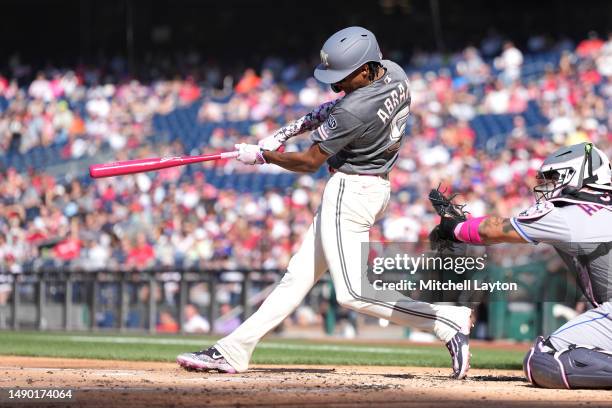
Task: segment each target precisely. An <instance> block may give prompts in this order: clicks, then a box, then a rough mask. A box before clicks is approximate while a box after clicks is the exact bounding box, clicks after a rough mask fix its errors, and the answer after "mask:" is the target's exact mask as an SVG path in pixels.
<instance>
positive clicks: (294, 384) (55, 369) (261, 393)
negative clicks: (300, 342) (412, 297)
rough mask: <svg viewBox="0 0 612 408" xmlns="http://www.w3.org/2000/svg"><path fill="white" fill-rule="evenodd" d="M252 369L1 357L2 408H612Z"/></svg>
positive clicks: (485, 390) (391, 375)
mask: <svg viewBox="0 0 612 408" xmlns="http://www.w3.org/2000/svg"><path fill="white" fill-rule="evenodd" d="M449 372H450V369H448V368H446V369H441V368H423V367H364V366H339V367H330V366H283V367H280V366H272V365H258V366H254V367H253V368H252V369H251V370H250V371H249V372H247V373H244V374H237V375H227V374H217V373H195V372H188V371H184V370H183V369H181V368H179V367H178V366H177V365H175V364H172V363H154V362H129V361H108V360H77V359H55V358H36V357H12V356H10V357H9V356H6V357H1V356H0V390H1V391H0V392H1V393H2V395H0V405H1V406H18V407H25V406H36V407H43V406H68V407H70V406H73V407H77V406H86V407H110V406H112V407H130V408H135V407H156V406H164V407H195V406H199V407H201V406H241V407H260V406H272V405H274V406H283V407H301V406H307V407H314V406H319V407H352V406H359V407H365V406H375V407H389V408H391V407H401V406H410V407H469V408H475V406H476V404H477V406H478V408H480V407H493V406H494V407H519V406H520V407H539V406H542V407H544V406H545V407H547V408H550V407H570V406H588V407H612V391H595V390H544V389H538V388H534V387H532V386H531V385H530V384H529V383H527V382H526V381H525V380H524V377H523V374H522V372H520V371H516V370H476V369H473V370H470V373H469V377H468V379H466V380H463V381H455V380H451V379H449V378H448V375H449ZM17 387H19V388H27V389H37V388H50V387H52V388H69V389H72V390H73V396H74V398H75V399H74V400H73V401H71V402H69V401H63V402H57V403H55V402H52V401H50V400H44V401H32V400H31V401H29V402H27V401H14V400H13V401H10V400H8V398H7V397H8V391H7V390H8V389H10V388H12V389H15V388H17Z"/></svg>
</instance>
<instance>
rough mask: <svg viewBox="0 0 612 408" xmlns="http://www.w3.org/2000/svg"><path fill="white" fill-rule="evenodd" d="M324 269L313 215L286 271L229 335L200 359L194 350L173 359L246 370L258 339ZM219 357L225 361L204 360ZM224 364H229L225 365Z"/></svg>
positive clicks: (188, 364) (317, 223)
mask: <svg viewBox="0 0 612 408" xmlns="http://www.w3.org/2000/svg"><path fill="white" fill-rule="evenodd" d="M325 271H327V265H326V263H325V257H324V256H323V250H322V247H321V236H320V216H319V214H317V215H315V218H314V220H313V223H312V225H311V226H310V228H309V229H308V232H307V233H306V235H305V236H304V240H303V242H302V245H301V246H300V249H299V250H298V252H297V253H296V254H295V255H293V257H292V258H291V260H290V261H289V266H288V267H287V272H286V273H285V275H284V276H283V278H282V279H281V281H280V283H279V284H278V286H276V288H274V290H273V291H272V292H271V293H270V295H269V296H268V297H267V298H266V300H265V301H264V302H263V303H262V305H261V307H260V308H259V309H258V310H257V311H256V312H255V313H254V314H253V315H252V316H251V317H249V318H248V319H247V320H245V321H244V322H243V323H242V324H241V325H240V326H239V327H238V328H237V329H236V330H234V331H233V332H232V333H231V334H229V335H228V336H226V337H224V338H223V339H221V340H219V341H218V342H217V344H216V345H215V347H214V348H211V349H209V352H208V354H210V355H209V356H207V355H204V356H201V357H202V358H201V359H200V360H202V359H203V361H198V357H197V356H195V357H194V356H193V354H195V353H185V354H181V355H180V356H179V357H178V358H177V362H178V363H179V364H181V365H183V366H185V367H187V368H196V369H214V368H220V369H221V370H222V371H230V372H231V371H234V370H235V371H239V372H240V371H245V370H247V368H248V365H249V361H250V359H251V355H252V354H253V350H254V349H255V346H256V345H257V343H258V342H259V340H260V339H261V338H262V337H263V336H264V335H266V333H268V332H269V331H270V330H272V329H273V328H274V327H276V326H277V325H278V324H279V323H281V322H282V321H283V320H284V319H285V318H286V317H287V316H289V315H290V314H291V313H292V312H293V311H294V310H295V308H296V307H297V306H298V305H299V304H300V303H301V302H302V300H303V299H304V296H306V294H307V293H308V291H309V290H310V289H311V288H312V286H313V285H314V283H315V282H317V281H318V280H319V279H320V278H321V276H322V275H323V274H324V273H325ZM203 352H207V351H206V350H203ZM217 352H218V354H220V355H222V356H223V358H222V359H221V358H219V359H214V358H213V357H214V356H215V354H213V353H217ZM218 354H216V355H218ZM223 359H225V360H226V361H220V362H219V361H216V362H209V361H208V360H223ZM183 360H184V361H183ZM181 361H183V363H181ZM224 364H229V367H226V366H225V365H224ZM216 365H220V366H221V367H217V366H216ZM225 368H228V369H227V370H226V369H225Z"/></svg>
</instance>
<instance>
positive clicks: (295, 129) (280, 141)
mask: <svg viewBox="0 0 612 408" xmlns="http://www.w3.org/2000/svg"><path fill="white" fill-rule="evenodd" d="M338 101H340V99H335V100H333V101H329V102H325V103H324V104H322V105H320V106H317V107H316V108H315V109H314V110H312V111H311V112H309V113H307V114H306V115H304V116H302V117H301V118H299V119H296V120H294V121H293V122H290V123H288V124H286V125H285V126H283V127H281V128H279V129H278V130H276V131H275V132H274V133H273V134H271V135H270V136H268V137H266V138H264V139H261V140H260V141H259V147H260V148H262V149H263V150H271V151H275V150H278V148H279V147H280V146H282V145H284V144H285V142H287V140H289V139H291V138H292V137H294V136H297V135H299V134H302V133H304V132H306V131H308V130H314V129H316V128H317V127H319V125H321V124H322V123H323V122H325V120H327V118H328V117H329V113H330V112H331V110H332V109H333V107H334V106H336V104H337V103H338Z"/></svg>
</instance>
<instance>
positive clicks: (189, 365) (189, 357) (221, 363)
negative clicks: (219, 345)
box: [176, 346, 238, 374]
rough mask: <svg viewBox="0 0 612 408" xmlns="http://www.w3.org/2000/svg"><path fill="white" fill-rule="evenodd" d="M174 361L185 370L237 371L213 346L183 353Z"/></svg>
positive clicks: (229, 372) (230, 372)
mask: <svg viewBox="0 0 612 408" xmlns="http://www.w3.org/2000/svg"><path fill="white" fill-rule="evenodd" d="M176 362H177V363H178V365H180V366H181V367H183V368H185V369H186V370H194V371H209V370H217V371H219V372H221V373H228V374H236V373H237V372H238V371H236V369H235V368H234V367H232V366H231V365H230V363H228V362H227V360H226V359H225V357H223V356H222V355H221V353H219V350H217V349H216V348H215V347H214V346H213V347H209V348H208V349H206V350H201V351H196V352H194V353H183V354H179V355H178V356H177V357H176Z"/></svg>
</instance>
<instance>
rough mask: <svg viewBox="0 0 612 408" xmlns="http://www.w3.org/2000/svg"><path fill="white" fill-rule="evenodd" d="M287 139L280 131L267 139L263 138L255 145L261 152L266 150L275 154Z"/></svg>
mask: <svg viewBox="0 0 612 408" xmlns="http://www.w3.org/2000/svg"><path fill="white" fill-rule="evenodd" d="M287 139H288V137H287V135H286V134H285V132H283V130H282V129H279V130H277V131H276V132H274V133H273V134H271V135H270V136H268V137H265V138H263V139H261V140H260V141H259V143H258V144H257V145H258V146H259V147H260V148H261V149H262V150H268V151H270V152H275V151H277V150H278V149H280V147H281V146H283V145H284V144H285V142H286V141H287Z"/></svg>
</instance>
